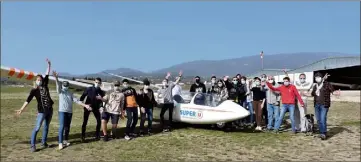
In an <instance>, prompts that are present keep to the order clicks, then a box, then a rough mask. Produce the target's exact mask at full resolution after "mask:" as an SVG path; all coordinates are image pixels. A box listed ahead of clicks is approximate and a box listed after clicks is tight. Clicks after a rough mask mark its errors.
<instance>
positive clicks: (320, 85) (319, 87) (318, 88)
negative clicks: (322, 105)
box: [316, 82, 323, 96]
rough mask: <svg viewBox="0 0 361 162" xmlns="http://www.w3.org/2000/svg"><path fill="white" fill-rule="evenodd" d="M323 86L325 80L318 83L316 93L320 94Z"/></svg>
mask: <svg viewBox="0 0 361 162" xmlns="http://www.w3.org/2000/svg"><path fill="white" fill-rule="evenodd" d="M322 87H323V82H321V84H316V95H317V96H320V90H321V88H322Z"/></svg>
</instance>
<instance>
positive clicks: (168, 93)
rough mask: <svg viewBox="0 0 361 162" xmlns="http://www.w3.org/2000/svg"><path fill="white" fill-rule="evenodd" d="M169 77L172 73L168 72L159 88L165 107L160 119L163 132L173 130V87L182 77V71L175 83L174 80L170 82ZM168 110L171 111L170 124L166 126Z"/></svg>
mask: <svg viewBox="0 0 361 162" xmlns="http://www.w3.org/2000/svg"><path fill="white" fill-rule="evenodd" d="M169 77H170V73H168V74H167V76H166V77H165V79H164V80H163V82H162V83H163V86H162V88H161V89H159V90H158V95H159V97H160V96H162V100H161V103H163V107H162V109H161V112H160V120H161V125H162V127H163V132H169V131H171V128H172V119H173V108H174V101H173V95H172V89H173V88H174V86H175V85H176V84H177V83H178V82H179V81H180V79H181V78H182V71H180V72H179V77H177V80H176V81H175V82H174V83H173V82H171V83H169ZM167 110H168V113H169V120H168V126H167V127H166V126H165V124H164V114H165V112H166V111H167Z"/></svg>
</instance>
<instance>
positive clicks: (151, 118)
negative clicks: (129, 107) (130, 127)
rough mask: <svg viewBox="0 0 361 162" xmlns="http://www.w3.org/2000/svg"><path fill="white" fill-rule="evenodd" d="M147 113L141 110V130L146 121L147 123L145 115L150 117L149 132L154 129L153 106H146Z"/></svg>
mask: <svg viewBox="0 0 361 162" xmlns="http://www.w3.org/2000/svg"><path fill="white" fill-rule="evenodd" d="M144 109H145V113H142V112H140V127H139V129H140V131H143V128H144V123H145V117H146V116H147V117H148V132H150V131H151V130H152V122H153V109H151V108H144Z"/></svg>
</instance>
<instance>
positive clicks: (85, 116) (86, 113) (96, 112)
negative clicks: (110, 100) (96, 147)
mask: <svg viewBox="0 0 361 162" xmlns="http://www.w3.org/2000/svg"><path fill="white" fill-rule="evenodd" d="M90 112H93V114H94V117H95V119H96V120H97V126H96V129H95V137H100V126H101V119H100V112H99V109H93V110H92V111H89V110H87V109H86V108H84V114H83V125H82V127H81V128H82V129H81V136H82V137H83V138H85V132H86V126H87V125H88V119H89V115H90Z"/></svg>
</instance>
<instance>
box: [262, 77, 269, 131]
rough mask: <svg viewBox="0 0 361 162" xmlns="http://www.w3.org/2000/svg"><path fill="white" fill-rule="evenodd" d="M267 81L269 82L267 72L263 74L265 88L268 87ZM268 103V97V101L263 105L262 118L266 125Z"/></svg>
mask: <svg viewBox="0 0 361 162" xmlns="http://www.w3.org/2000/svg"><path fill="white" fill-rule="evenodd" d="M266 82H267V75H266V74H262V75H261V86H262V87H263V89H265V87H266ZM263 93H264V96H266V92H265V91H264V92H263ZM267 106H268V104H267V98H266V101H265V102H264V105H263V109H262V119H263V120H264V122H265V125H268V108H267Z"/></svg>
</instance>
